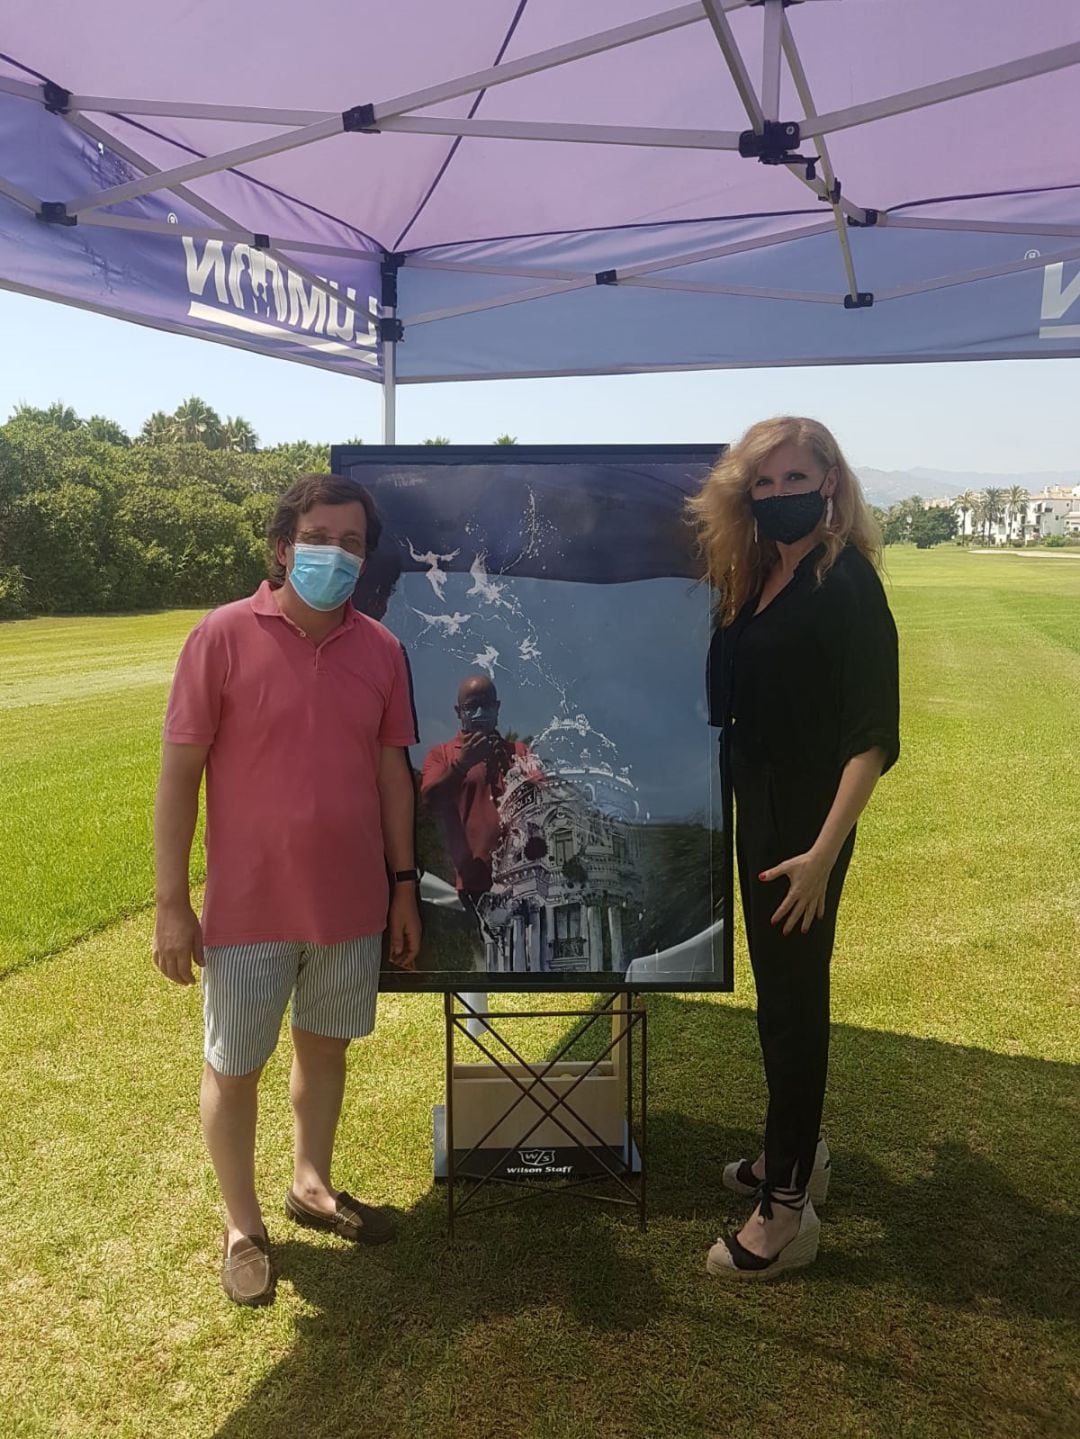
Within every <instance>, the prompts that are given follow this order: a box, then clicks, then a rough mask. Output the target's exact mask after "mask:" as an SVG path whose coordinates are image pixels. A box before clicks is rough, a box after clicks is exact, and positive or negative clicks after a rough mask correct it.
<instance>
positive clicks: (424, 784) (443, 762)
mask: <svg viewBox="0 0 1080 1439" xmlns="http://www.w3.org/2000/svg"><path fill="white" fill-rule="evenodd" d="M490 753H491V736H490V735H486V734H468V735H466V736H465V738H464V739H463V740H462V742H461V753H460V754H459V755H458V757H457V759H455V760H447V758H446V751H445V750H443V751H441V752H440V754H439V756H438V758H436V757H435V751H434V750H433V751H432V752H431V754H429V755H428V757H427V759H426V760H425V761H424V768H423V771H422V773H421V776H420V793H421V794H422V795H425V796H426V797H427V799H429V800H430V801H431V802H432V804H435V805H440V804H453V803H455V802H456V800H457V797H458V794H459V793H460V792H461V786H462V784H463V783H464V781H465V776H466V775H467V774H468V773H469V770H470V769H472V767H473V765H475V764H480V763H482V762H483V761H484V760H486V759H487V758H488V756H489V755H490Z"/></svg>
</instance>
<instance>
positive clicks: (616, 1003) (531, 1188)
mask: <svg viewBox="0 0 1080 1439" xmlns="http://www.w3.org/2000/svg"><path fill="white" fill-rule="evenodd" d="M443 1013H444V1017H445V1024H446V1106H445V1111H444V1114H443V1125H442V1134H441V1136H440V1134H439V1125H438V1118H439V1112H438V1110H437V1111H436V1152H437V1153H438V1150H439V1148H440V1145H439V1140H440V1137H441V1139H442V1147H443V1151H444V1155H445V1159H444V1164H443V1166H442V1172H441V1173H440V1172H439V1170H440V1166H439V1165H438V1163H437V1165H436V1177H437V1178H441V1179H445V1181H446V1203H447V1227H448V1231H449V1237H450V1239H451V1240H453V1238H454V1226H455V1222H456V1220H457V1219H458V1218H459V1217H460V1216H461V1215H462V1214H464V1213H465V1212H466V1210H467V1211H468V1212H469V1213H470V1214H481V1213H483V1212H484V1211H485V1210H491V1209H502V1208H505V1207H506V1206H507V1205H510V1204H520V1203H524V1202H525V1201H526V1200H529V1199H538V1198H543V1197H546V1196H552V1195H561V1194H566V1195H571V1196H574V1197H576V1198H580V1199H591V1200H593V1201H594V1202H596V1203H600V1204H611V1205H622V1206H626V1207H627V1208H632V1209H636V1210H637V1216H638V1224H639V1226H640V1227H641V1228H642V1229H644V1228H645V1226H646V1222H647V1211H646V1190H645V1144H646V1129H647V1124H648V1087H647V1077H648V1015H647V1012H646V1009H645V1004H644V1001H643V999H642V997H641V995H640V994H637V993H636V992H634V991H632V990H620V991H618V992H617V993H615V994H612V995H611V996H609V997H608V998H607V999H606V1000H605V1002H604V1003H603V1004H602V1005H601V1006H600V1007H599V1008H589V1009H569V1008H567V1009H547V1010H542V1011H535V1012H532V1011H526V1012H522V1011H520V1010H518V1011H514V1010H484V1011H480V1010H476V1009H474V1008H473V1007H472V1005H471V1004H469V1003H468V1001H467V1000H464V999H463V998H462V996H461V995H459V994H452V993H447V994H446V995H444V1002H443ZM604 1018H609V1019H611V1020H613V1021H615V1023H614V1024H613V1026H612V1027H613V1031H614V1032H613V1035H612V1039H611V1042H610V1043H609V1044H608V1045H606V1046H605V1048H604V1050H603V1052H602V1053H601V1054H599V1055H597V1057H596V1058H595V1059H592V1060H589V1061H588V1062H587V1063H585V1065H584V1067H583V1068H582V1069H581V1071H580V1073H576V1074H575V1075H574V1078H573V1081H572V1083H570V1085H569V1086H568V1087H567V1088H566V1089H565V1091H564V1092H562V1093H559V1092H558V1091H557V1090H556V1089H554V1088H553V1087H552V1085H551V1084H550V1083H549V1080H548V1073H547V1072H548V1071H550V1070H551V1069H552V1067H553V1066H555V1065H557V1064H558V1063H559V1061H561V1060H563V1059H565V1057H566V1055H567V1054H568V1053H569V1051H570V1049H571V1048H572V1047H573V1045H574V1044H575V1043H576V1042H577V1041H578V1039H580V1038H581V1036H582V1035H584V1034H586V1033H587V1032H588V1031H589V1030H590V1029H591V1028H592V1027H593V1026H594V1025H595V1024H596V1023H597V1022H598V1021H599V1020H601V1019H604ZM507 1019H510V1020H522V1019H584V1020H585V1024H584V1025H583V1026H582V1027H581V1028H580V1029H576V1030H575V1032H574V1033H573V1034H572V1035H571V1036H570V1038H569V1039H568V1040H567V1041H566V1042H565V1044H564V1045H563V1046H562V1047H561V1048H560V1049H559V1050H558V1051H557V1053H556V1054H555V1055H553V1056H551V1057H550V1058H548V1059H544V1060H538V1061H534V1062H530V1061H529V1060H526V1059H523V1058H522V1056H521V1055H520V1054H519V1053H518V1052H517V1050H516V1049H515V1048H514V1046H513V1045H512V1044H511V1043H510V1042H509V1040H508V1039H507V1038H506V1037H505V1035H503V1034H500V1033H499V1030H498V1028H497V1023H495V1022H497V1021H499V1020H507ZM470 1020H479V1021H480V1023H481V1025H482V1026H483V1027H482V1029H481V1032H480V1034H479V1035H477V1034H472V1033H470V1032H469V1029H468V1023H469V1021H470ZM493 1021H495V1022H493ZM458 1034H461V1035H464V1036H465V1038H466V1039H468V1040H469V1041H470V1043H471V1044H472V1045H474V1046H475V1047H476V1049H478V1050H479V1051H480V1053H481V1054H482V1055H483V1056H484V1057H485V1058H486V1059H488V1060H490V1062H491V1064H492V1065H493V1066H494V1067H495V1069H497V1070H498V1072H499V1073H500V1074H501V1075H502V1076H504V1077H505V1078H506V1079H508V1080H510V1081H511V1082H512V1083H513V1085H514V1087H515V1089H516V1090H517V1091H518V1093H517V1097H516V1098H515V1099H514V1100H513V1101H512V1102H511V1103H510V1104H509V1105H508V1106H507V1107H506V1108H505V1109H504V1110H503V1111H502V1112H501V1113H500V1114H499V1115H498V1117H497V1118H496V1119H495V1121H494V1122H493V1123H492V1124H491V1125H490V1126H489V1127H488V1129H487V1131H486V1132H485V1133H484V1134H483V1135H482V1136H481V1137H480V1139H479V1140H477V1142H476V1143H475V1144H473V1145H472V1146H471V1147H470V1148H469V1149H468V1150H466V1151H465V1152H464V1153H463V1154H459V1153H458V1152H457V1151H456V1149H455V1139H454V1064H455V1058H454V1053H455V1051H454V1044H455V1036H456V1035H458ZM483 1036H489V1037H490V1039H491V1040H492V1041H494V1042H495V1044H496V1045H497V1046H501V1048H502V1050H503V1051H505V1052H506V1053H507V1054H509V1056H510V1061H509V1062H507V1061H505V1060H504V1059H502V1058H501V1057H500V1055H499V1053H498V1052H497V1051H496V1052H493V1050H492V1048H489V1047H488V1045H487V1044H485V1043H484V1038H483ZM620 1045H621V1046H622V1050H621V1054H622V1057H623V1064H624V1069H625V1085H626V1094H625V1104H626V1125H625V1137H624V1143H623V1146H622V1148H621V1149H619V1148H617V1147H615V1146H614V1145H612V1144H610V1143H609V1142H607V1141H606V1140H605V1139H603V1138H602V1137H601V1136H600V1135H599V1134H598V1133H597V1132H596V1130H595V1129H594V1128H593V1126H592V1125H591V1124H590V1123H589V1121H588V1120H587V1119H586V1118H585V1117H584V1116H583V1115H582V1114H580V1113H579V1112H578V1110H577V1109H575V1107H574V1105H573V1104H572V1103H571V1102H570V1101H571V1098H572V1096H573V1094H574V1093H575V1091H576V1090H577V1089H578V1088H579V1086H580V1085H582V1084H583V1083H584V1082H585V1081H586V1080H587V1079H589V1078H590V1076H596V1075H598V1074H599V1073H600V1070H601V1066H602V1065H603V1064H604V1063H605V1061H606V1060H607V1059H608V1058H609V1056H611V1055H612V1053H613V1052H614V1051H615V1050H616V1049H617V1048H619V1046H620ZM635 1047H636V1048H638V1050H639V1054H638V1059H637V1071H636V1078H637V1083H636V1085H635V1069H634V1059H633V1057H634V1049H635ZM511 1066H513V1067H511ZM635 1089H636V1098H637V1101H638V1103H637V1114H636V1119H637V1125H638V1132H639V1135H640V1143H639V1144H635V1142H634V1126H635ZM525 1099H531V1100H532V1102H533V1104H534V1105H535V1106H536V1107H537V1108H539V1109H540V1110H541V1113H540V1117H539V1118H538V1119H536V1120H535V1121H534V1122H533V1123H532V1124H530V1126H529V1128H528V1129H527V1130H526V1131H525V1132H524V1133H523V1134H522V1135H520V1136H519V1137H518V1138H516V1139H515V1140H514V1142H513V1144H511V1145H510V1146H509V1147H507V1148H504V1147H503V1145H502V1143H501V1142H500V1143H499V1144H498V1145H496V1146H495V1148H494V1149H487V1150H485V1148H484V1146H485V1144H486V1142H487V1140H489V1139H490V1138H491V1136H492V1135H493V1134H494V1133H495V1131H496V1130H497V1129H498V1128H499V1127H500V1126H501V1125H502V1124H503V1122H504V1121H505V1120H506V1119H507V1117H508V1116H509V1115H511V1114H512V1113H513V1112H514V1110H515V1109H517V1107H518V1105H519V1104H521V1102H522V1100H525ZM568 1118H569V1119H572V1120H573V1121H574V1123H575V1124H576V1125H577V1126H578V1132H577V1133H575V1132H574V1130H572V1129H571V1128H570V1127H569V1126H568V1124H567V1122H566V1120H567V1119H568ZM549 1120H550V1121H551V1122H552V1123H553V1124H554V1125H556V1126H557V1127H558V1128H559V1129H560V1130H561V1131H562V1132H563V1134H565V1135H566V1136H567V1138H568V1140H569V1141H570V1145H571V1146H572V1148H573V1149H574V1150H575V1151H577V1152H578V1153H580V1154H581V1155H582V1156H587V1159H588V1168H589V1170H590V1172H589V1173H587V1174H585V1175H584V1176H583V1177H576V1178H567V1179H559V1180H557V1182H555V1183H544V1182H542V1178H541V1176H540V1174H538V1176H537V1177H536V1178H532V1177H530V1178H515V1177H513V1176H512V1175H508V1174H506V1173H505V1172H503V1173H500V1172H499V1171H500V1170H505V1168H506V1165H507V1161H508V1160H510V1159H511V1157H512V1156H513V1155H515V1154H518V1153H520V1152H521V1151H522V1150H523V1149H525V1147H526V1146H527V1145H528V1142H529V1140H530V1138H531V1137H532V1135H533V1134H534V1133H535V1132H536V1131H537V1130H538V1129H539V1128H540V1127H541V1125H543V1124H544V1123H545V1122H546V1121H549ZM582 1130H584V1131H585V1133H586V1134H587V1135H588V1136H589V1138H590V1139H592V1140H593V1141H594V1144H592V1145H589V1146H587V1147H585V1146H582V1144H581V1140H580V1132H581V1131H582ZM603 1180H610V1181H611V1182H612V1183H613V1184H614V1185H616V1186H617V1188H618V1189H619V1190H621V1191H622V1193H621V1194H619V1193H617V1194H597V1193H595V1192H594V1191H593V1190H592V1189H591V1188H590V1186H593V1185H595V1184H596V1183H597V1182H598V1181H603ZM635 1180H636V1188H635V1185H634V1183H633V1181H635ZM494 1184H500V1185H506V1186H509V1187H512V1188H516V1189H518V1190H519V1191H521V1192H519V1193H517V1194H515V1195H512V1196H510V1197H509V1198H503V1199H495V1200H490V1201H488V1202H486V1203H484V1204H478V1203H476V1202H475V1199H476V1195H477V1194H478V1193H479V1192H480V1191H481V1190H483V1189H486V1188H487V1187H489V1186H490V1185H494ZM459 1185H461V1186H467V1187H465V1188H464V1192H463V1194H462V1195H461V1196H460V1197H459V1195H458V1186H459Z"/></svg>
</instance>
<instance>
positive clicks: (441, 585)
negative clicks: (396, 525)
mask: <svg viewBox="0 0 1080 1439" xmlns="http://www.w3.org/2000/svg"><path fill="white" fill-rule="evenodd" d="M406 543H407V544H408V546H409V554H410V555H412V557H413V559H414V560H415V561H416V563H417V564H419V565H427V567H428V572H427V579H428V583H429V584H430V585H431V588H432V589H433V590H434V591H435V598H436V599H437V600H440V601H441V600H442V599H443V598H444V597H445V591H446V580H447V574H446V571H445V570H444V569H443V565H444V564H449V562H450V561H451V560H454V559H457V557H458V555H459V554H460V553H461V551H460V550H453V551H451V553H450V554H448V555H437V554H434V553H433V552H432V551H431V550H428V551H427V553H426V554H418V553H417V551H416V550H415V549H413V542H412V540H407V541H406Z"/></svg>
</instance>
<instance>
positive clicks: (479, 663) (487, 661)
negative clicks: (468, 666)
mask: <svg viewBox="0 0 1080 1439" xmlns="http://www.w3.org/2000/svg"><path fill="white" fill-rule="evenodd" d="M471 663H472V664H474V665H476V667H477V669H482V670H487V672H488V674H489V675H490V676H491V678H492V679H494V678H495V666H496V665H497V664H498V663H499V651H498V650H497V649H496V648H495V647H494V645H488V646H487V648H486V649H484V650H482V651H481V652H480V654H478V655H473V657H472V660H471Z"/></svg>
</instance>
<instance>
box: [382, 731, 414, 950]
mask: <svg viewBox="0 0 1080 1439" xmlns="http://www.w3.org/2000/svg"><path fill="white" fill-rule="evenodd" d="M378 783H379V808H380V812H381V815H382V833H383V848H384V850H385V852H386V863H387V866H388V868H389V870H390V872H391V874H393V873H394V872H395V871H397V870H404V869H413V868H415V866H416V855H415V850H414V841H413V836H414V824H413V818H414V816H413V810H414V806H415V803H416V794H415V790H414V788H413V775H412V770H411V768H410V767H409V757H408V754H407V752H406V751H405V750H403V749H399V748H398V746H396V745H383V747H382V753H381V755H380V758H379V781H378ZM388 926H389V930H390V962H391V963H392V964H396V965H397V966H398V967H399V968H401V969H413V968H415V966H416V956H417V954H418V953H419V951H420V910H419V906H418V904H417V885H416V883H415V881H413V880H403V881H402V882H401V883H399V884H395V885H394V889H393V893H392V895H391V897H390V914H389V917H388Z"/></svg>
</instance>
